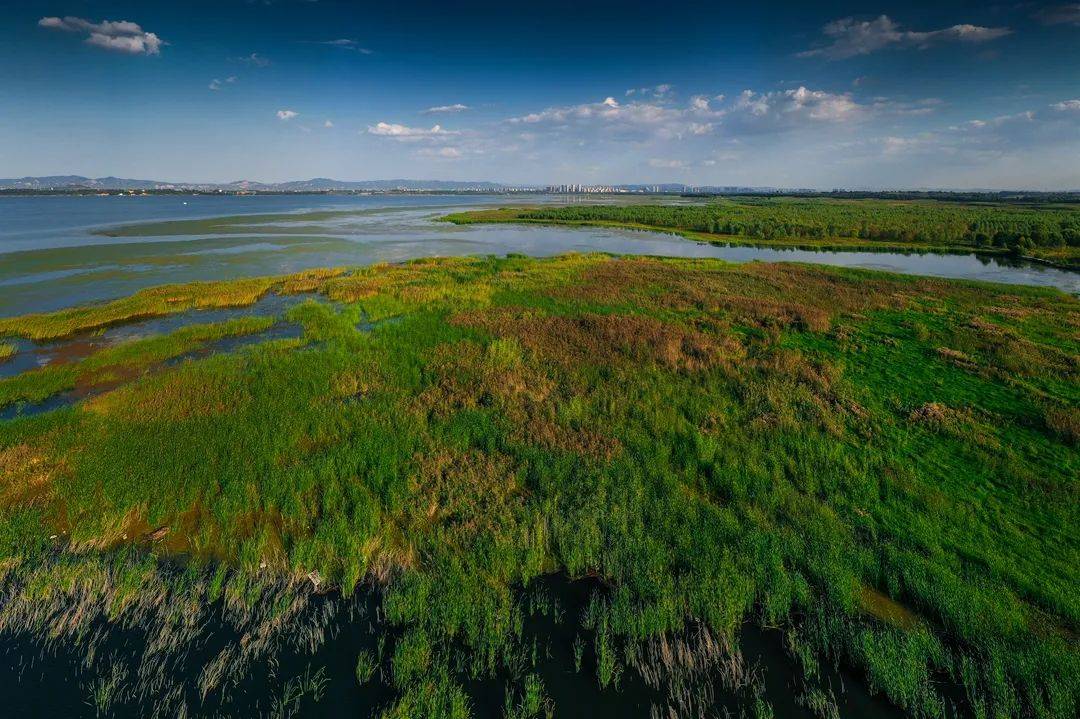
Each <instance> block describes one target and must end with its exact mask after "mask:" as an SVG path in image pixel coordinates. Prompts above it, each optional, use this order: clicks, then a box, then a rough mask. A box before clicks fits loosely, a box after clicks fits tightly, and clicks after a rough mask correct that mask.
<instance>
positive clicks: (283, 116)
mask: <svg viewBox="0 0 1080 719" xmlns="http://www.w3.org/2000/svg"><path fill="white" fill-rule="evenodd" d="M299 116H300V113H299V112H296V111H295V110H278V111H277V118H278V119H279V120H291V119H293V118H294V117H299Z"/></svg>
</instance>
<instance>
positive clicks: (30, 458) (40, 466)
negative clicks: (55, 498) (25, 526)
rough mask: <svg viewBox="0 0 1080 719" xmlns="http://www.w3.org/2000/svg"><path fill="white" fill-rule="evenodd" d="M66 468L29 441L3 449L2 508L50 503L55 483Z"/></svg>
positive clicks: (0, 454) (0, 452) (0, 462)
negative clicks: (57, 476)
mask: <svg viewBox="0 0 1080 719" xmlns="http://www.w3.org/2000/svg"><path fill="white" fill-rule="evenodd" d="M62 469H63V463H62V462H58V461H55V460H53V459H51V458H50V457H48V456H46V455H45V454H44V453H42V452H40V451H38V450H37V449H35V448H33V447H31V446H30V445H27V444H17V445H14V446H12V447H8V448H6V449H3V450H0V507H15V506H19V507H26V506H31V505H40V504H44V503H46V502H48V501H49V500H50V498H51V497H52V489H53V482H54V480H55V479H56V475H57V474H58V473H59V472H60V471H61V470H62Z"/></svg>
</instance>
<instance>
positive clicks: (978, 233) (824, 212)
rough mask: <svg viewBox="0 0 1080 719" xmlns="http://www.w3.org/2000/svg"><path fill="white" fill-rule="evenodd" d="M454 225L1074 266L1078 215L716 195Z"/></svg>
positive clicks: (1079, 244)
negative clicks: (632, 233)
mask: <svg viewBox="0 0 1080 719" xmlns="http://www.w3.org/2000/svg"><path fill="white" fill-rule="evenodd" d="M442 219H443V220H445V221H448V222H453V223H456V224H475V223H490V222H503V223H507V222H508V223H534V224H559V225H572V226H592V227H616V228H626V229H637V230H663V231H669V232H674V233H676V234H680V235H683V236H685V237H687V238H688V239H693V240H697V241H702V242H714V243H717V244H741V245H755V246H763V247H769V246H772V247H796V248H800V249H817V250H870V251H874V250H903V251H911V250H914V251H924V252H925V251H935V252H957V251H967V252H980V253H986V254H1000V253H1004V252H1010V253H1012V254H1017V255H1022V256H1025V257H1029V258H1034V259H1038V260H1041V261H1044V262H1049V263H1051V264H1058V265H1062V266H1067V267H1078V266H1080V212H1077V211H1076V210H1075V208H1070V207H1061V206H1054V207H1017V206H1010V205H1006V204H993V203H963V202H936V201H885V200H832V199H811V198H791V197H774V198H764V197H746V198H719V199H716V200H713V201H711V202H709V203H700V204H688V205H646V204H629V205H570V206H562V207H558V206H556V207H550V206H547V207H529V208H508V207H501V208H496V209H485V210H471V211H466V212H458V213H453V214H450V215H447V216H445V217H443V218H442Z"/></svg>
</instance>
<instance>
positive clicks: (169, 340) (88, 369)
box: [0, 317, 275, 409]
mask: <svg viewBox="0 0 1080 719" xmlns="http://www.w3.org/2000/svg"><path fill="white" fill-rule="evenodd" d="M274 322H275V319H274V318H273V317H240V318H237V319H232V320H227V321H225V322H218V323H215V324H206V325H189V326H187V327H182V328H181V329H178V330H176V331H175V332H172V333H171V334H168V335H159V336H155V337H149V338H147V339H141V340H133V341H130V342H125V343H123V344H119V345H116V346H113V347H107V348H105V349H103V350H99V351H97V352H95V353H93V354H92V355H90V356H89V357H87V358H85V359H83V360H80V361H77V362H61V363H54V364H49V365H46V366H45V367H42V368H40V369H36V370H31V371H27V372H23V373H22V374H19V375H16V376H14V377H9V378H7V379H0V409H2V408H4V407H6V406H7V405H9V404H13V403H15V402H32V403H33V402H41V401H42V400H44V399H47V398H48V397H51V396H52V395H54V394H57V393H59V392H63V391H65V390H71V389H76V388H82V389H85V390H89V389H92V388H94V387H97V386H99V385H108V384H115V383H118V382H122V381H124V380H127V379H131V378H132V377H135V376H138V374H139V373H141V372H143V371H144V370H146V369H148V368H150V367H152V366H154V365H157V364H160V363H162V362H164V361H166V360H168V359H171V358H174V357H178V356H180V355H183V354H185V353H188V352H192V351H193V350H196V349H199V348H200V347H202V346H203V345H205V344H206V343H208V342H212V341H214V340H219V339H224V338H226V337H237V336H242V335H250V334H257V333H259V332H263V331H265V330H268V329H270V327H272V326H273V324H274Z"/></svg>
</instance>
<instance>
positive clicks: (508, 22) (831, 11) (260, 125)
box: [0, 0, 1080, 189]
mask: <svg viewBox="0 0 1080 719" xmlns="http://www.w3.org/2000/svg"><path fill="white" fill-rule="evenodd" d="M751 6H752V7H751ZM52 174H79V175H86V176H92V177H99V176H106V175H113V176H119V177H132V178H141V179H155V180H165V181H207V182H228V181H233V180H239V179H251V180H259V181H266V182H275V181H284V180H294V179H306V178H310V177H331V178H335V179H341V180H364V179H390V178H410V179H457V180H491V181H497V182H506V183H523V184H548V183H552V184H555V183H654V182H683V183H687V184H695V185H706V184H707V185H738V186H773V187H787V188H801V187H807V188H823V189H828V188H838V187H844V188H871V189H878V188H924V187H927V188H929V187H932V188H1010V189H1011V188H1016V189H1021V188H1031V189H1080V3H1077V2H1073V3H1061V2H1048V3H1044V2H1031V3H1028V2H1007V3H1001V4H994V3H992V2H991V3H987V2H952V1H950V0H939V1H937V2H934V3H912V2H905V3H900V2H895V0H878V2H875V3H873V4H867V3H858V4H855V3H851V2H834V1H831V0H823V1H821V2H805V1H799V2H759V3H731V4H730V5H728V4H726V3H722V2H716V1H713V2H698V0H682V1H680V2H676V3H657V2H650V3H637V2H632V1H629V0H623V1H621V2H609V1H608V0H587V1H582V0H576V1H575V2H562V1H561V0H547V1H541V2H531V3H517V2H508V1H506V0H504V1H503V2H497V3H495V2H455V3H449V2H445V0H444V1H443V2H428V1H427V0H410V1H409V2H402V3H387V2H356V1H354V2H345V1H343V0H214V1H213V2H209V1H207V0H187V1H186V2H152V1H149V0H111V1H104V0H103V1H97V0H20V1H19V2H14V1H13V0H4V1H3V2H0V177H20V176H24V175H52Z"/></svg>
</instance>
